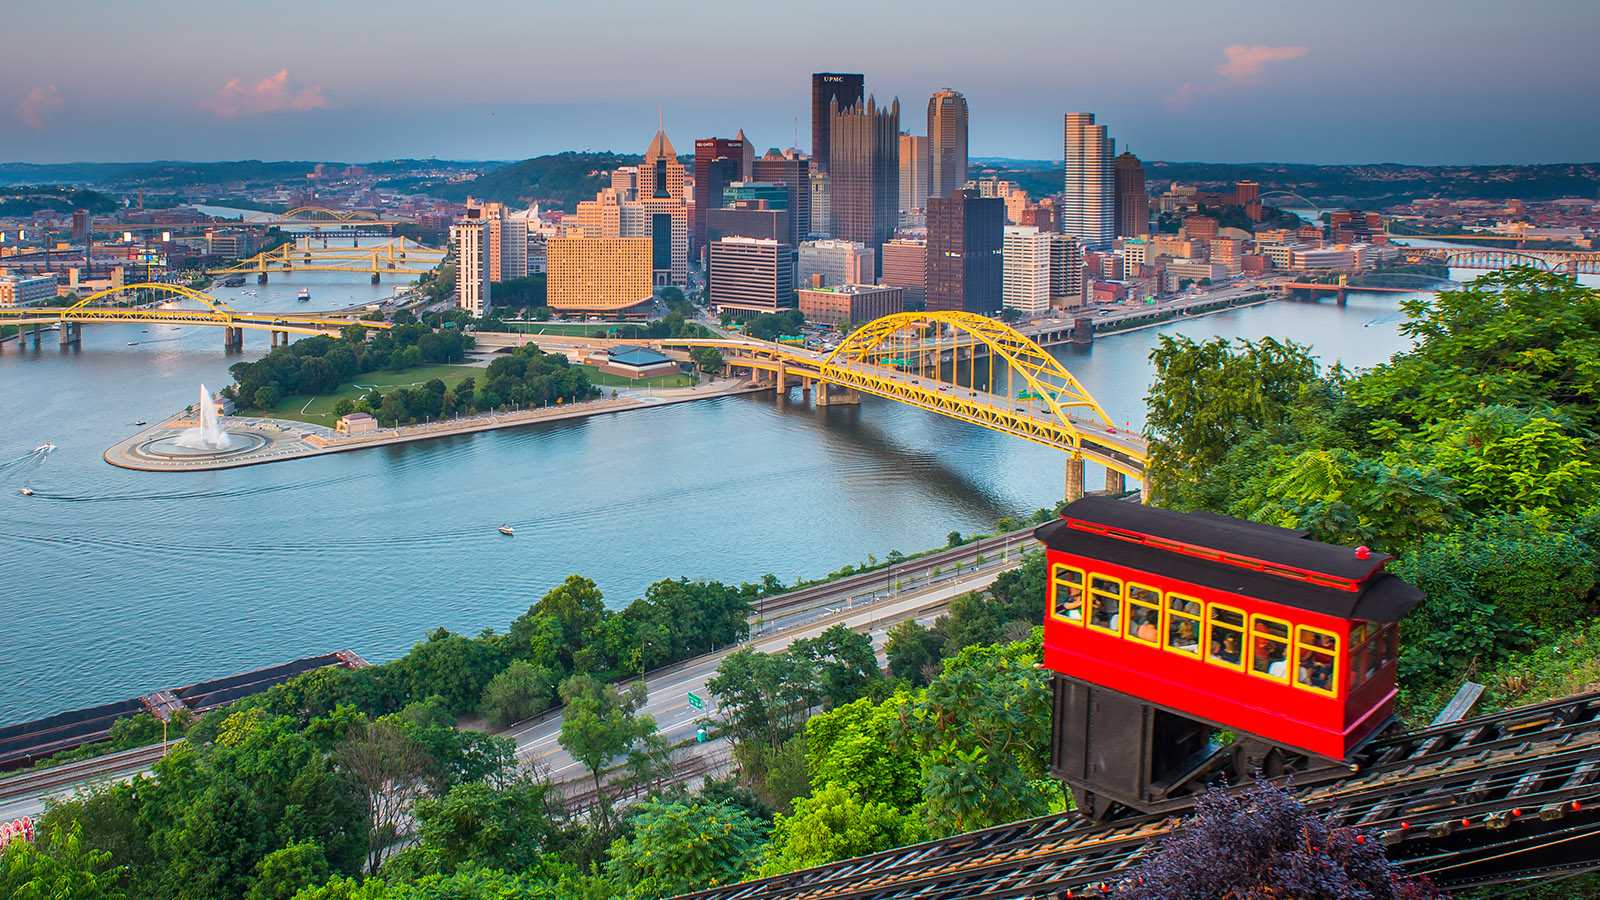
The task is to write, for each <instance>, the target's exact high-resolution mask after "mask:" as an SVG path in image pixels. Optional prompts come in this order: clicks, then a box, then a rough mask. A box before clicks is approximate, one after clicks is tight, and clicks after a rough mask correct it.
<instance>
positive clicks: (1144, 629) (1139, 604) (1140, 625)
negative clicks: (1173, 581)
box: [1128, 582, 1161, 647]
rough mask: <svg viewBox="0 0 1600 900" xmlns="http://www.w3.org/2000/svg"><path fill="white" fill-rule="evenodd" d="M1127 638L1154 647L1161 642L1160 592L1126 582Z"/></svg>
mask: <svg viewBox="0 0 1600 900" xmlns="http://www.w3.org/2000/svg"><path fill="white" fill-rule="evenodd" d="M1128 639H1129V640H1134V641H1138V642H1139V643H1141V644H1149V645H1150V646H1152V647H1155V646H1157V645H1159V644H1160V642H1161V592H1160V591H1158V590H1156V589H1155V588H1152V587H1145V586H1144V585H1142V584H1133V583H1131V582H1130V583H1129V584H1128Z"/></svg>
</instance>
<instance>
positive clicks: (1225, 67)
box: [1217, 44, 1309, 81]
mask: <svg viewBox="0 0 1600 900" xmlns="http://www.w3.org/2000/svg"><path fill="white" fill-rule="evenodd" d="M1307 52H1309V51H1307V49H1306V48H1305V47H1263V46H1260V45H1259V44H1234V45H1232V46H1230V47H1224V48H1222V55H1223V56H1226V57H1227V58H1228V61H1227V62H1225V63H1223V64H1222V65H1220V66H1217V74H1218V75H1221V76H1222V77H1223V78H1226V79H1228V80H1230V81H1249V80H1251V79H1253V78H1255V77H1256V76H1257V75H1260V74H1261V70H1262V69H1263V68H1265V67H1266V65H1267V64H1268V63H1276V62H1287V61H1288V60H1291V59H1299V58H1300V57H1302V56H1305V55H1306V53H1307Z"/></svg>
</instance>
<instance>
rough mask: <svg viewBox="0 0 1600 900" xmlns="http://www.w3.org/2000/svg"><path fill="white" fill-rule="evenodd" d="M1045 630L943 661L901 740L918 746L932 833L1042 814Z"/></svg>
mask: <svg viewBox="0 0 1600 900" xmlns="http://www.w3.org/2000/svg"><path fill="white" fill-rule="evenodd" d="M1041 658H1042V629H1036V630H1035V631H1034V635H1033V638H1032V639H1031V640H1029V641H1027V642H1020V643H1015V644H1004V645H989V646H973V647H967V648H966V649H964V650H962V651H961V652H960V653H958V654H957V655H956V656H954V657H951V658H950V659H947V660H945V667H944V672H943V673H941V674H940V675H939V677H938V678H936V679H934V681H933V683H932V684H931V685H929V686H928V689H927V692H926V693H925V695H924V696H923V698H922V699H921V701H920V702H918V703H916V704H915V705H914V706H913V707H912V708H911V711H910V715H908V716H907V717H906V719H905V725H904V726H903V727H904V729H905V730H904V732H903V735H902V736H901V737H900V738H899V739H900V740H903V741H905V742H907V743H908V745H911V746H917V747H920V748H921V749H922V751H923V753H924V755H923V757H922V766H923V778H924V780H925V786H924V788H923V799H924V801H925V812H926V824H927V827H928V830H929V833H930V834H934V835H939V834H954V833H957V832H961V831H971V830H973V829H977V828H985V827H988V826H990V825H997V824H1000V823H1002V822H1010V821H1013V820H1015V819H1021V818H1026V817H1028V816H1036V815H1042V814H1044V813H1045V812H1047V811H1048V809H1049V806H1050V795H1049V794H1048V793H1047V792H1046V791H1045V790H1042V789H1041V787H1040V786H1039V784H1038V783H1037V782H1040V781H1041V780H1043V779H1046V778H1047V777H1048V768H1047V767H1048V762H1049V758H1050V750H1049V739H1050V683H1049V679H1048V677H1047V675H1046V674H1045V671H1044V670H1041V669H1040V668H1038V663H1039V661H1040V660H1041Z"/></svg>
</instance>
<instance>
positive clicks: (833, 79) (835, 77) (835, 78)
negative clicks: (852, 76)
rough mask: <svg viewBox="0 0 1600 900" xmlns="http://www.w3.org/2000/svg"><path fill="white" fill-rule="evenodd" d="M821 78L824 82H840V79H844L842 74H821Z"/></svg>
mask: <svg viewBox="0 0 1600 900" xmlns="http://www.w3.org/2000/svg"><path fill="white" fill-rule="evenodd" d="M822 80H823V82H824V83H827V82H842V81H844V76H843V75H824V76H822Z"/></svg>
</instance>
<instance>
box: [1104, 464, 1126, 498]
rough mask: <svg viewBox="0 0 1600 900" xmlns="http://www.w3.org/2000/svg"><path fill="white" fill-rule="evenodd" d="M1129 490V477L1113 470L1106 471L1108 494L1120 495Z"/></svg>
mask: <svg viewBox="0 0 1600 900" xmlns="http://www.w3.org/2000/svg"><path fill="white" fill-rule="evenodd" d="M1127 489H1128V476H1126V475H1124V474H1122V473H1121V472H1118V471H1115V470H1113V469H1107V470H1106V493H1108V494H1120V493H1122V492H1124V491H1126V490H1127Z"/></svg>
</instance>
